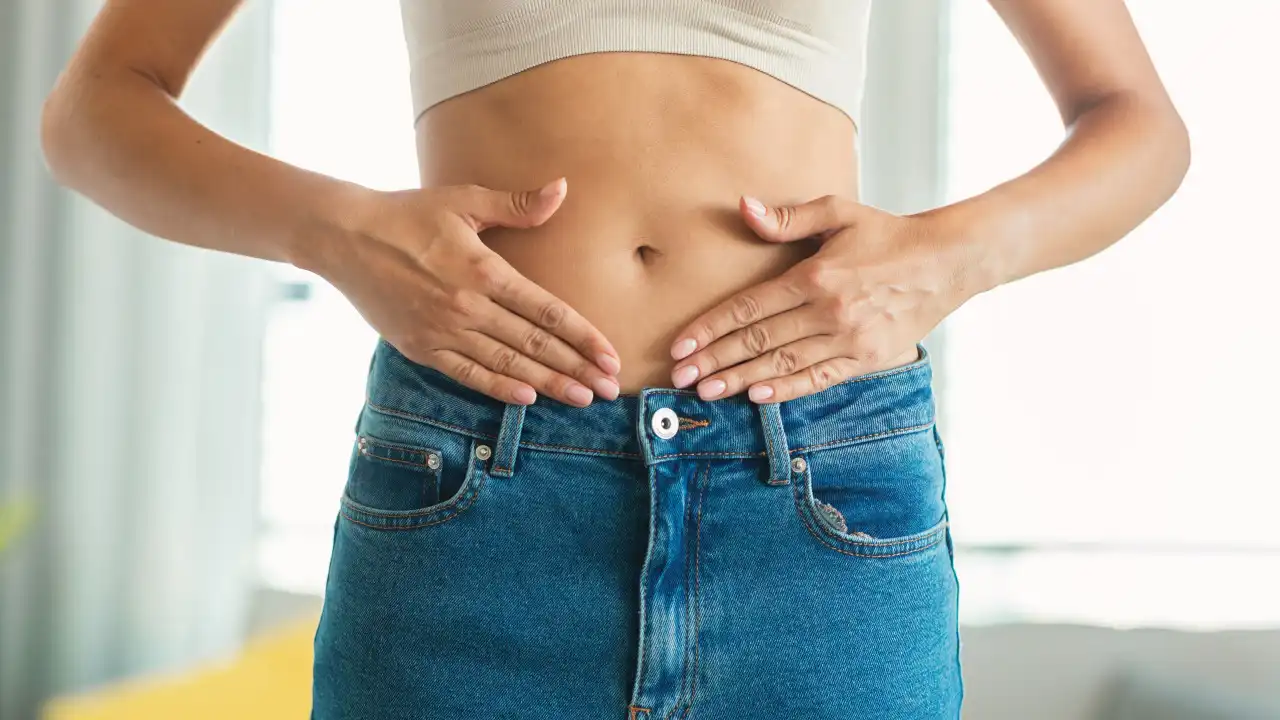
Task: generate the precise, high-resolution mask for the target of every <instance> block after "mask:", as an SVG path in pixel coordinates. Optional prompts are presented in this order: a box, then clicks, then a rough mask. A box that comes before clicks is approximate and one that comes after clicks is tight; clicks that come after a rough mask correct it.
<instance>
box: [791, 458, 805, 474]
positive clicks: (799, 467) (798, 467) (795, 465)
mask: <svg viewBox="0 0 1280 720" xmlns="http://www.w3.org/2000/svg"><path fill="white" fill-rule="evenodd" d="M807 467H809V463H807V462H805V461H804V458H796V459H795V460H792V461H791V472H795V473H802V472H804V471H805V468H807Z"/></svg>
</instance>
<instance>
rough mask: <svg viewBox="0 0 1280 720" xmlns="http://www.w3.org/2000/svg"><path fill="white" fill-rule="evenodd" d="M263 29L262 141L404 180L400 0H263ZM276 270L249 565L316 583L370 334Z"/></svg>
mask: <svg viewBox="0 0 1280 720" xmlns="http://www.w3.org/2000/svg"><path fill="white" fill-rule="evenodd" d="M273 32H274V37H273V43H274V45H273V50H272V55H273V57H272V82H273V91H272V104H271V117H272V122H271V135H272V139H271V146H272V147H271V152H272V154H273V155H274V156H276V157H278V158H280V159H282V160H285V161H287V162H291V163H293V164H295V165H300V166H302V167H305V168H308V169H311V170H316V171H318V172H324V173H328V174H330V175H334V176H337V177H341V178H346V179H349V180H354V181H356V182H359V183H362V184H364V185H367V186H369V187H375V188H384V189H398V188H406V187H416V186H417V184H418V172H417V155H416V153H415V151H414V137H413V125H412V122H413V110H412V105H411V99H410V97H409V65H408V63H409V61H408V54H407V51H406V49H405V46H404V42H403V40H402V39H401V38H402V37H403V35H402V34H401V26H400V9H399V5H398V4H397V3H396V2H394V0H378V1H377V2H359V3H356V2H350V1H349V0H275V23H274V31H273ZM334 48H341V49H342V51H341V52H335V51H334ZM279 272H280V280H281V282H282V283H283V284H285V287H286V288H288V289H289V290H290V292H289V293H287V295H286V296H287V297H291V298H293V300H292V301H287V302H282V303H281V304H279V305H278V307H277V309H276V310H275V312H274V314H273V316H272V318H271V319H270V323H269V326H268V329H267V338H266V343H265V344H266V347H265V354H264V365H265V367H264V375H265V376H264V380H263V383H264V388H263V389H264V393H263V394H264V404H265V407H264V412H265V418H264V421H263V424H264V433H265V438H264V446H263V456H264V457H263V478H262V503H261V512H262V541H261V552H260V553H259V574H260V576H261V577H262V578H263V581H264V582H265V583H267V584H268V585H270V586H272V587H275V588H279V589H284V590H293V591H298V592H320V591H321V590H322V589H323V588H324V579H325V574H326V572H327V570H328V564H329V549H330V544H331V543H332V539H333V519H334V517H335V514H336V513H337V510H338V505H337V501H338V496H339V494H340V492H341V490H342V485H343V483H345V482H346V470H347V461H348V459H349V457H350V451H351V443H352V440H353V437H354V436H353V432H354V428H355V422H356V416H357V414H358V413H359V410H360V405H361V403H362V402H363V401H364V382H365V375H366V374H367V373H368V370H369V359H370V356H371V354H372V353H373V348H374V343H375V341H376V340H377V335H376V334H375V333H374V331H373V330H372V329H371V328H370V327H369V326H368V324H366V323H365V322H364V319H363V318H361V317H360V315H359V314H358V313H357V312H356V311H355V309H354V308H352V307H351V304H350V303H348V302H347V300H346V298H344V297H343V296H342V295H341V294H339V293H338V291H336V290H334V289H333V287H331V286H330V285H329V284H328V283H326V282H324V281H323V280H320V279H319V278H316V277H315V276H313V275H311V274H309V273H304V272H301V271H299V270H296V269H294V268H292V267H290V266H281V267H280V268H279Z"/></svg>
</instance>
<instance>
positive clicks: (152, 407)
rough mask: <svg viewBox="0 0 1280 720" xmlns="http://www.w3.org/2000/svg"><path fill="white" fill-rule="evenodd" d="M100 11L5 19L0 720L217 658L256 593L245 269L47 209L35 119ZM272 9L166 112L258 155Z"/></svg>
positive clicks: (54, 199) (256, 289)
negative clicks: (6, 532)
mask: <svg viewBox="0 0 1280 720" xmlns="http://www.w3.org/2000/svg"><path fill="white" fill-rule="evenodd" d="M99 5H100V3H99V2H96V1H95V0H0V506H3V505H5V504H12V503H16V502H23V501H27V502H31V503H32V504H33V508H34V511H35V514H34V522H33V523H32V524H31V526H30V527H29V528H28V529H27V531H26V532H25V533H24V534H23V536H22V537H21V538H19V540H18V541H17V543H16V544H15V545H12V546H11V547H10V548H8V549H7V550H0V718H4V719H5V720H7V719H9V718H15V719H17V718H28V717H34V716H35V713H36V708H37V707H38V705H39V703H40V702H41V701H42V700H43V699H44V698H46V697H48V696H50V695H52V694H56V693H64V692H68V691H74V690H77V689H81V688H85V687H90V686H93V685H97V684H99V683H102V682H105V681H108V680H110V679H113V678H117V677H121V676H124V675H132V674H135V673H140V672H146V671H148V670H152V669H160V668H172V667H175V666H180V665H182V664H184V663H188V662H192V661H194V660H198V659H201V658H207V657H210V656H215V655H218V654H220V653H224V652H228V651H230V650H232V649H233V648H234V647H235V646H236V645H237V644H238V643H239V641H240V640H241V635H242V632H243V628H244V627H245V624H246V621H247V617H246V616H247V611H248V607H249V600H250V597H251V593H252V588H253V584H254V582H253V581H254V577H253V568H254V564H253V540H254V530H255V526H256V516H257V513H256V510H257V475H258V465H259V449H258V446H259V437H260V431H259V414H260V412H259V385H260V369H259V364H260V360H259V358H260V354H261V337H262V331H263V322H264V317H265V309H266V306H267V303H268V302H269V301H270V293H271V290H272V285H271V283H270V282H269V278H268V276H267V269H268V266H267V265H266V264H265V263H261V262H258V261H252V260H247V259H245V258H239V257H235V256H231V255H226V254H221V253H215V252H210V251H203V250H197V249H193V248H188V247H183V246H179V245H177V244H175V243H171V242H167V241H163V240H159V239H157V238H153V237H149V236H146V235H144V234H142V233H140V232H138V231H136V230H134V229H132V228H130V227H129V226H127V225H125V224H124V223H122V222H120V221H118V220H116V219H114V218H113V217H111V216H110V215H109V214H107V213H106V212H104V211H102V210H101V209H99V208H97V207H96V206H94V205H92V204H91V203H89V202H87V201H85V200H84V199H82V198H79V197H77V196H74V195H73V194H72V193H69V192H67V191H64V190H61V189H59V188H58V187H57V186H55V185H54V183H53V182H52V181H51V179H50V178H49V176H48V173H47V172H46V170H45V167H44V164H43V160H42V158H41V154H40V143H39V116H40V107H41V103H42V101H43V99H44V97H45V95H46V94H47V93H48V90H49V88H50V87H51V86H52V83H53V80H54V78H55V77H56V75H57V73H58V71H59V70H60V69H61V67H62V66H63V65H64V64H65V62H66V60H67V58H68V57H69V56H70V54H71V52H72V50H73V48H74V45H75V43H76V41H77V40H78V39H79V37H80V36H81V35H82V34H83V32H84V30H85V28H86V27H87V25H88V22H89V20H90V19H91V18H92V16H93V15H94V13H95V12H96V11H97V9H98V6H99ZM269 10H270V8H269V3H267V2H263V1H261V0H260V1H259V2H255V3H249V4H248V5H247V7H246V8H245V10H243V11H242V12H241V16H240V17H239V18H238V19H237V21H236V22H235V23H234V24H233V25H232V27H230V28H229V29H228V31H227V33H226V34H225V35H224V37H223V38H222V40H220V41H219V43H218V44H217V46H216V47H215V48H214V49H213V51H212V52H211V53H210V55H209V56H208V57H207V58H206V60H205V61H204V63H203V64H202V67H201V68H200V69H199V71H198V72H197V74H196V76H195V78H194V79H193V82H192V85H191V87H190V89H189V90H188V94H187V96H186V97H185V98H184V101H183V104H184V107H186V108H187V110H188V111H189V112H191V113H192V114H193V115H194V116H195V117H196V118H197V119H199V120H201V121H202V122H205V123H206V124H208V125H210V126H211V127H213V128H214V129H215V130H217V131H219V132H222V133H224V134H226V135H228V136H230V137H232V138H234V139H236V140H238V141H240V142H243V143H246V144H248V145H251V146H253V147H256V148H259V149H262V148H265V147H266V144H267V140H268V138H267V137H266V135H267V127H268V125H267V117H266V112H267V107H268V91H269V87H268V67H269V65H268V59H269V57H268V53H269V50H270V48H269V40H270V33H269V30H270V28H269V17H270V13H269Z"/></svg>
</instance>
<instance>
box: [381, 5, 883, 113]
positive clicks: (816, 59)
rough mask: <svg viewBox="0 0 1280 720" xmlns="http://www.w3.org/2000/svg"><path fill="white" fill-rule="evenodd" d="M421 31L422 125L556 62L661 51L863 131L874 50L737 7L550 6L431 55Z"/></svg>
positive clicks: (530, 9)
mask: <svg viewBox="0 0 1280 720" xmlns="http://www.w3.org/2000/svg"><path fill="white" fill-rule="evenodd" d="M407 1H413V0H407ZM409 21H410V19H409V18H408V17H406V22H409ZM415 31H416V32H422V31H421V30H417V29H415V28H412V27H408V26H406V28H405V32H406V37H407V38H408V39H409V51H410V63H411V64H410V82H411V90H412V95H413V108H414V118H415V120H416V119H417V118H418V117H421V115H422V113H424V112H426V110H428V109H429V108H430V107H431V106H433V105H435V104H437V103H439V102H441V101H443V100H446V99H448V98H450V97H453V96H455V95H459V94H461V93H464V92H467V91H470V90H474V89H476V88H479V87H483V86H484V85H488V84H490V83H493V82H496V81H498V80H501V79H503V78H505V77H509V76H511V75H514V74H516V73H518V72H521V71H522V70H527V69H529V68H531V67H535V66H538V65H541V64H543V63H547V62H551V61H552V60H558V59H560V58H565V57H570V56H574V55H583V54H587V53H594V52H661V53H674V54H680V55H696V56H702V57H712V58H719V59H722V60H730V61H733V62H737V63H740V64H742V65H745V66H747V67H751V68H754V69H756V70H759V71H760V72H763V73H766V74H768V75H771V76H773V77H775V78H777V79H778V80H781V81H782V82H785V83H787V84H788V85H791V86H792V87H795V88H797V89H799V90H801V91H803V92H805V93H808V94H809V95H812V96H813V97H815V98H817V99H818V100H821V101H823V102H825V103H828V104H830V105H832V106H834V107H836V108H837V109H839V110H841V111H842V112H844V113H845V114H846V115H848V116H849V118H850V119H851V120H852V121H853V123H854V125H855V126H856V127H860V117H859V116H860V110H861V107H860V106H861V101H862V92H863V82H864V80H865V77H866V69H865V65H866V51H865V42H864V43H859V44H858V47H857V48H856V50H854V51H853V52H849V51H846V50H845V49H843V48H838V47H835V46H833V45H831V44H830V43H828V42H825V41H823V40H821V39H819V38H815V37H814V36H813V35H811V34H808V33H805V32H802V31H801V30H799V29H797V28H794V27H791V26H788V25H786V24H780V23H778V22H776V21H774V20H771V19H769V18H765V17H760V16H759V15H757V14H754V13H748V12H743V11H741V10H737V9H735V8H733V7H731V6H728V5H723V4H718V3H710V2H694V1H692V0H596V1H595V2H590V3H582V2H575V3H566V2H563V0H541V1H540V2H535V3H531V4H530V5H528V6H526V7H524V8H521V9H520V10H519V11H518V12H516V13H512V14H510V15H507V16H504V17H503V18H501V19H500V21H499V22H496V23H493V24H489V25H485V26H482V27H478V28H474V29H471V30H470V31H468V32H466V33H464V34H462V35H459V36H457V37H453V38H450V39H449V40H447V41H445V42H443V43H439V44H435V45H431V46H429V47H428V46H427V45H428V44H427V43H422V42H414V33H415ZM863 31H864V32H863V33H862V34H861V35H860V36H862V37H865V28H863Z"/></svg>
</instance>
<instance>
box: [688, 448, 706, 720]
mask: <svg viewBox="0 0 1280 720" xmlns="http://www.w3.org/2000/svg"><path fill="white" fill-rule="evenodd" d="M710 477H711V463H707V465H706V470H705V471H703V473H702V485H701V486H700V487H699V488H698V522H697V524H696V526H695V530H694V548H693V683H692V684H691V685H690V686H689V704H688V705H687V706H685V715H688V714H689V711H690V710H691V709H692V708H693V699H694V698H695V697H697V693H698V639H699V637H700V636H701V635H700V633H701V631H702V592H701V590H700V589H699V584H698V577H699V575H698V570H699V569H700V567H701V565H702V507H703V503H704V502H705V500H704V498H705V496H706V491H707V485H708V484H709V482H708V481H709V479H710Z"/></svg>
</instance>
